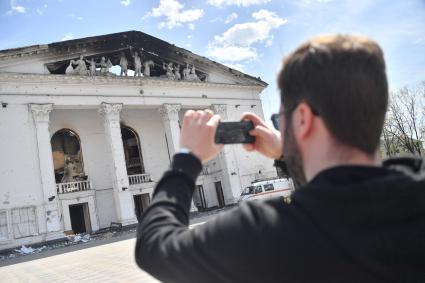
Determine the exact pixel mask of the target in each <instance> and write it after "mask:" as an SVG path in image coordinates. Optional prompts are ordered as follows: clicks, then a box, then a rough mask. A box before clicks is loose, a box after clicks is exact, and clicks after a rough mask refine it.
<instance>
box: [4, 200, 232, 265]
mask: <svg viewBox="0 0 425 283" xmlns="http://www.w3.org/2000/svg"><path fill="white" fill-rule="evenodd" d="M232 207H233V206H226V207H223V208H220V209H215V210H210V211H204V212H195V213H191V215H190V225H193V226H196V225H202V224H203V223H204V222H206V221H208V220H211V219H212V218H213V217H214V216H215V215H217V214H219V213H221V212H224V211H227V210H229V209H231V208H232ZM136 228H137V227H136V226H135V225H134V226H129V227H125V228H123V230H121V231H110V230H109V229H108V230H103V231H99V232H96V233H93V234H85V235H84V234H82V235H75V236H70V237H68V240H64V241H60V242H57V243H51V244H45V243H44V244H43V243H41V244H37V245H32V246H28V247H25V248H22V247H19V248H16V249H14V251H7V252H0V267H2V266H8V265H13V264H17V263H22V262H26V261H31V260H36V259H40V258H44V257H50V256H55V255H60V254H64V253H69V252H74V251H78V250H82V249H87V248H92V247H95V246H100V245H107V244H110V243H114V242H119V241H124V240H128V239H132V238H135V237H136ZM31 249H32V250H34V251H33V252H31ZM19 250H21V251H20V252H18V251H19ZM24 252H28V253H27V254H25V253H24Z"/></svg>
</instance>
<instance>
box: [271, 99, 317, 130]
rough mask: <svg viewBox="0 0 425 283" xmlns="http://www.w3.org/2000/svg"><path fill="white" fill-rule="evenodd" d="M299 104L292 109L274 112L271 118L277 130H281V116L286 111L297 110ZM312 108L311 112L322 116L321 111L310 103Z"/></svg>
mask: <svg viewBox="0 0 425 283" xmlns="http://www.w3.org/2000/svg"><path fill="white" fill-rule="evenodd" d="M297 106H298V104H295V105H294V106H293V107H291V108H290V109H288V110H287V111H281V112H279V113H274V114H273V115H272V116H271V117H270V120H272V123H273V127H274V128H275V129H276V130H279V121H280V116H282V115H283V114H285V113H291V112H292V111H294V110H295V108H296V107H297ZM309 106H310V108H311V112H312V113H313V115H314V116H320V115H319V112H318V111H317V110H316V109H314V108H313V107H311V105H309Z"/></svg>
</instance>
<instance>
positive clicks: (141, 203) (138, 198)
mask: <svg viewBox="0 0 425 283" xmlns="http://www.w3.org/2000/svg"><path fill="white" fill-rule="evenodd" d="M133 199H134V210H135V214H136V217H137V220H139V218H140V216H141V215H142V213H143V211H145V210H146V208H147V207H148V206H149V204H150V203H151V198H150V196H149V194H140V195H133Z"/></svg>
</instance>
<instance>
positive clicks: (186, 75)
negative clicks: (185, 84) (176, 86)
mask: <svg viewBox="0 0 425 283" xmlns="http://www.w3.org/2000/svg"><path fill="white" fill-rule="evenodd" d="M183 80H185V81H192V82H200V81H201V80H200V79H199V77H198V75H197V74H196V70H195V65H192V67H190V65H189V64H186V68H184V69H183Z"/></svg>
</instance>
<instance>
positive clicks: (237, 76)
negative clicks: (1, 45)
mask: <svg viewBox="0 0 425 283" xmlns="http://www.w3.org/2000/svg"><path fill="white" fill-rule="evenodd" d="M134 52H138V53H139V54H141V57H142V60H143V61H146V60H152V61H154V62H155V65H156V67H154V68H153V69H152V72H153V75H155V74H157V75H159V73H160V72H162V64H164V63H168V62H171V63H173V64H176V65H180V66H182V67H183V66H184V65H186V64H191V65H193V66H196V69H197V74H198V76H199V78H200V79H201V80H204V79H206V77H207V76H208V74H209V73H210V72H216V73H217V72H218V73H222V74H225V75H227V76H229V75H230V76H231V77H232V78H233V80H234V81H235V83H237V84H247V85H258V86H262V87H266V86H267V83H266V82H264V81H262V80H261V79H260V78H256V77H253V76H250V75H247V74H245V73H242V72H240V71H237V70H235V69H232V68H230V67H227V66H225V65H223V64H220V63H218V62H215V61H212V60H210V59H208V58H206V57H203V56H199V55H197V54H194V53H192V52H190V51H189V50H186V49H184V48H180V47H177V46H175V45H173V44H170V43H168V42H166V41H163V40H161V39H158V38H156V37H153V36H151V35H148V34H146V33H143V32H140V31H126V32H120V33H112V34H106V35H100V36H92V37H85V38H79V39H72V40H66V41H60V42H54V43H50V44H46V45H32V46H27V47H22V48H14V49H6V50H1V51H0V66H1V63H2V61H3V62H4V61H9V60H14V59H21V60H22V59H25V58H28V59H31V58H33V57H38V58H41V59H42V61H43V63H44V65H45V67H46V68H47V69H48V71H49V72H50V73H51V74H64V73H65V70H66V68H67V66H68V65H69V64H70V63H69V62H70V60H74V59H77V58H78V57H79V56H80V55H83V56H84V57H85V58H88V59H90V58H93V57H95V58H96V59H99V58H100V57H107V58H108V59H110V60H111V62H112V64H113V65H119V61H120V56H121V55H122V54H125V56H126V57H127V58H131V57H132V56H133V55H132V54H134ZM128 63H129V66H128V67H129V69H133V68H134V63H133V60H129V62H128Z"/></svg>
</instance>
